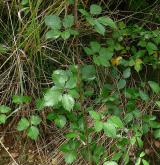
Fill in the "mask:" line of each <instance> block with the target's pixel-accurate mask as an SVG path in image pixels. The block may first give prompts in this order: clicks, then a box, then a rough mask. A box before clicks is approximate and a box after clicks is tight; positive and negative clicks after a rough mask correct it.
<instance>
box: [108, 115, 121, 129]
mask: <svg viewBox="0 0 160 165" xmlns="http://www.w3.org/2000/svg"><path fill="white" fill-rule="evenodd" d="M107 122H109V123H111V124H113V125H114V126H115V127H117V128H124V124H123V122H122V120H121V119H120V118H119V117H118V116H112V117H110V118H109V119H108V121H107Z"/></svg>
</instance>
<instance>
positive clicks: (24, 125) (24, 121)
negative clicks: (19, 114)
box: [17, 117, 30, 131]
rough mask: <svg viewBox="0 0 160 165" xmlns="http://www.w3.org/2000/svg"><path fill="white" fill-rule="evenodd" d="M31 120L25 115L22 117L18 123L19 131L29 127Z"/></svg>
mask: <svg viewBox="0 0 160 165" xmlns="http://www.w3.org/2000/svg"><path fill="white" fill-rule="evenodd" d="M29 125H30V124H29V121H28V120H27V119H26V118H25V117H23V118H21V120H20V121H19V122H18V125H17V130H18V131H23V130H25V129H27V128H28V127H29Z"/></svg>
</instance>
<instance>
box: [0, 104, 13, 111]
mask: <svg viewBox="0 0 160 165" xmlns="http://www.w3.org/2000/svg"><path fill="white" fill-rule="evenodd" d="M10 111H11V108H9V107H7V106H5V105H0V113H8V112H10Z"/></svg>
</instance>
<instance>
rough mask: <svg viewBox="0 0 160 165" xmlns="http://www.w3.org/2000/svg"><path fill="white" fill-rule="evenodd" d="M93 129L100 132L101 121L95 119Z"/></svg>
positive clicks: (101, 127)
mask: <svg viewBox="0 0 160 165" xmlns="http://www.w3.org/2000/svg"><path fill="white" fill-rule="evenodd" d="M94 129H95V131H96V132H100V131H102V129H103V122H101V121H95V122H94Z"/></svg>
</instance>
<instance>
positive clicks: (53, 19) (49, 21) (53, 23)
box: [45, 15, 62, 30]
mask: <svg viewBox="0 0 160 165" xmlns="http://www.w3.org/2000/svg"><path fill="white" fill-rule="evenodd" d="M45 23H46V25H47V26H49V27H50V28H52V29H54V30H59V29H61V26H62V23H61V20H60V18H59V17H58V16H56V15H49V16H46V17H45Z"/></svg>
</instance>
